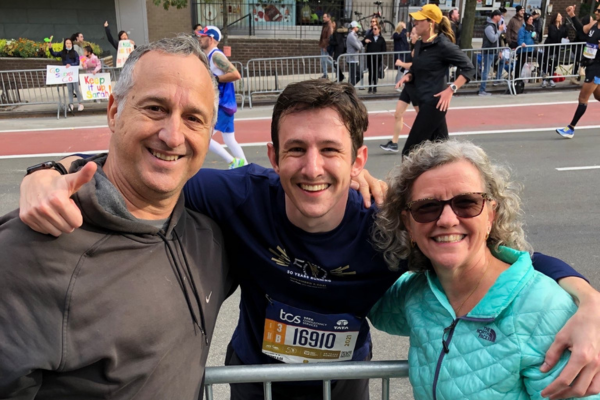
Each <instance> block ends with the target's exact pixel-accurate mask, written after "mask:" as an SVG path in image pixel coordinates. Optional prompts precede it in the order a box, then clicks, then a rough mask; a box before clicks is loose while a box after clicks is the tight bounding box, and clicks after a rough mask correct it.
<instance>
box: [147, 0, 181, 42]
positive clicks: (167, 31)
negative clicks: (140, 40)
mask: <svg viewBox="0 0 600 400" xmlns="http://www.w3.org/2000/svg"><path fill="white" fill-rule="evenodd" d="M190 3H191V0H190ZM146 15H147V16H148V39H149V40H150V41H151V42H154V41H155V40H158V39H162V38H166V37H173V36H177V34H178V33H182V32H183V33H191V32H192V22H191V21H192V15H191V7H189V6H188V7H184V8H182V9H180V10H178V9H177V8H175V7H169V10H165V9H164V8H163V6H162V5H160V6H156V5H154V2H153V1H152V0H146Z"/></svg>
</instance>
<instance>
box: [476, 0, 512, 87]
mask: <svg viewBox="0 0 600 400" xmlns="http://www.w3.org/2000/svg"><path fill="white" fill-rule="evenodd" d="M501 17H502V13H501V12H500V10H494V11H493V12H492V15H491V17H488V18H487V23H486V25H485V29H484V31H483V44H482V46H481V62H482V63H483V76H482V78H481V85H480V86H479V95H480V96H489V95H490V93H488V92H486V91H485V89H486V83H487V80H488V76H489V73H490V69H491V67H492V66H493V65H494V62H495V61H496V56H497V54H498V43H499V41H500V35H501V34H502V32H504V30H505V29H506V27H505V26H504V25H500V27H498V23H499V22H500V18H501Z"/></svg>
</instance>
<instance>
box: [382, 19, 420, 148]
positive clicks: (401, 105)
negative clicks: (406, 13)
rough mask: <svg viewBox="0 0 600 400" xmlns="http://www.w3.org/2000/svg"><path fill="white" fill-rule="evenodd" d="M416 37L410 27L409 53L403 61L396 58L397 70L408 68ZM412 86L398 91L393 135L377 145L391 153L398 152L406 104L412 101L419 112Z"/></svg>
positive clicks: (414, 31) (410, 64)
mask: <svg viewBox="0 0 600 400" xmlns="http://www.w3.org/2000/svg"><path fill="white" fill-rule="evenodd" d="M418 39H419V35H417V32H416V30H415V28H412V31H410V48H411V53H410V54H407V56H406V60H405V61H402V60H401V59H400V58H398V59H397V60H396V66H397V67H398V68H399V70H400V69H404V70H409V69H410V67H411V66H412V57H413V54H414V48H415V43H417V40H418ZM414 86H415V85H414V84H412V83H407V84H406V85H404V88H403V89H402V91H401V92H400V98H399V99H398V103H397V104H396V112H395V113H394V118H395V124H394V136H393V137H392V140H390V141H389V142H387V143H386V144H380V145H379V147H381V149H382V150H385V151H391V152H392V153H397V152H398V138H399V137H400V132H402V127H403V126H404V113H405V112H406V109H407V108H408V105H409V104H410V103H411V102H412V105H413V107H414V108H415V111H416V112H419V103H418V101H417V96H416V93H414V90H415V88H414ZM399 87H400V86H399V84H397V85H396V89H398V88H399ZM411 93H412V95H411ZM409 128H410V127H409Z"/></svg>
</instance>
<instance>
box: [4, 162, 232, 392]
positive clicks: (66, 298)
mask: <svg viewBox="0 0 600 400" xmlns="http://www.w3.org/2000/svg"><path fill="white" fill-rule="evenodd" d="M102 157H104V158H102ZM96 161H97V162H98V163H100V165H103V164H104V161H105V156H100V157H99V158H98V159H96ZM83 163H85V162H83ZM83 163H82V164H83ZM75 168H77V167H75ZM73 199H74V201H75V202H76V204H77V205H78V206H79V207H80V209H81V210H82V214H83V219H84V223H83V225H82V227H81V228H79V229H76V230H75V232H73V233H71V234H69V235H62V236H60V237H58V238H54V237H52V236H49V235H42V234H39V233H36V232H34V231H32V230H30V229H29V228H28V227H27V226H25V225H24V224H23V223H22V222H21V221H20V219H19V216H18V210H17V211H14V212H11V213H9V214H7V215H5V216H3V217H1V218H0V250H1V253H2V261H0V398H2V399H33V398H36V399H66V398H69V399H99V398H102V399H132V398H134V397H135V398H137V399H144V400H146V399H157V400H158V399H161V400H164V399H188V400H192V399H194V400H195V399H198V398H199V397H200V396H201V395H202V380H203V375H204V366H205V364H206V358H207V355H208V348H209V343H210V340H211V337H212V334H213V330H214V325H215V321H216V317H217V312H218V310H219V307H220V305H221V303H222V302H223V301H224V299H225V297H226V296H227V294H228V293H229V292H230V291H231V290H232V289H233V285H232V281H231V278H230V275H229V273H228V268H227V265H226V263H225V255H224V248H223V243H222V237H221V232H220V230H219V228H218V227H217V226H216V225H215V223H214V222H213V221H212V220H210V219H209V218H207V217H206V216H203V215H201V214H198V213H195V212H191V211H188V210H186V209H185V207H184V199H183V196H181V197H180V198H179V201H178V203H177V205H176V207H175V209H174V210H173V212H172V214H171V218H170V219H169V221H165V224H164V226H163V227H162V228H157V227H154V226H153V224H150V223H148V222H147V221H142V220H138V219H136V218H135V217H133V216H132V215H131V214H130V213H129V212H128V211H127V209H126V207H125V203H124V200H123V198H122V197H121V195H120V193H118V192H117V190H116V189H115V188H114V186H112V184H111V183H110V182H109V181H108V179H107V178H106V176H105V175H104V173H103V172H102V170H101V169H99V171H98V172H97V173H96V175H95V176H94V179H92V181H91V182H89V183H87V184H86V185H84V186H83V187H82V188H81V190H80V191H79V192H78V193H77V194H76V195H74V197H73Z"/></svg>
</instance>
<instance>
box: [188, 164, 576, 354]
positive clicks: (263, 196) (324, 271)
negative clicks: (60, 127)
mask: <svg viewBox="0 0 600 400" xmlns="http://www.w3.org/2000/svg"><path fill="white" fill-rule="evenodd" d="M184 193H185V198H186V206H187V207H188V208H190V209H192V210H195V211H198V212H201V213H203V214H206V215H208V216H210V217H211V218H212V219H214V220H215V221H216V222H217V223H218V224H219V225H220V226H221V229H222V230H223V234H224V236H225V243H226V246H227V251H228V256H229V261H230V265H231V269H232V270H233V271H235V274H236V275H237V278H238V281H239V284H240V287H241V301H240V316H239V321H238V326H237V328H236V330H235V332H234V334H233V338H232V346H233V349H234V350H235V352H236V354H237V355H238V357H239V358H240V360H241V361H242V362H243V363H245V364H270V363H276V362H278V361H277V360H275V359H274V358H271V357H269V356H267V355H265V354H263V353H262V351H261V349H262V343H263V336H264V327H265V318H266V308H267V306H268V305H269V299H268V298H267V296H268V297H269V298H270V299H273V300H274V301H277V302H281V303H284V304H286V305H288V306H291V307H296V308H298V309H302V310H308V311H311V312H315V313H319V314H341V313H347V314H352V315H354V316H355V317H357V318H358V319H359V320H360V333H359V335H358V339H357V341H356V346H355V352H354V354H353V357H352V359H353V360H355V361H358V360H364V359H366V358H367V356H368V354H369V350H370V349H369V348H370V335H369V325H368V323H367V321H366V318H365V317H366V315H367V314H368V312H369V311H370V309H371V307H372V306H373V305H374V304H375V303H376V302H377V300H379V298H380V297H381V296H382V295H383V294H384V293H385V291H386V290H387V289H388V288H389V287H390V286H391V285H392V284H393V283H394V282H395V281H396V279H398V277H399V276H400V275H401V274H402V273H403V272H405V271H406V265H405V264H404V263H403V264H402V265H400V268H399V270H398V271H390V270H389V269H388V267H387V265H386V263H385V262H384V260H383V257H382V256H381V254H380V253H379V252H377V251H376V250H375V249H374V248H373V246H372V244H371V241H370V233H371V227H372V224H373V217H374V213H375V212H376V208H375V207H371V208H370V209H366V208H365V207H364V205H363V200H362V197H361V196H360V195H359V194H358V192H356V191H354V190H350V195H349V199H348V204H347V206H346V213H345V215H344V218H343V220H342V222H341V223H340V225H339V226H338V227H337V228H336V229H334V230H333V231H331V232H327V233H308V232H305V231H303V230H301V229H299V228H298V227H296V226H294V225H293V224H292V223H291V222H290V221H289V220H288V218H287V215H286V213H285V194H284V191H283V188H282V186H281V184H280V181H279V176H278V175H277V174H276V173H275V172H274V171H273V170H271V169H266V168H263V167H261V166H258V165H256V164H250V165H249V166H246V167H242V168H237V169H235V170H231V171H223V170H214V169H202V170H200V172H199V173H198V174H196V176H194V177H193V178H192V179H191V180H190V181H189V182H188V183H187V184H186V186H185V188H184ZM534 267H535V268H536V269H537V270H539V271H541V272H542V273H545V274H546V275H548V276H550V277H551V278H553V279H560V278H562V277H566V276H578V277H581V275H579V274H578V273H577V272H576V271H575V270H573V269H572V268H571V267H569V266H568V265H567V264H565V263H564V262H562V261H561V260H558V259H555V258H552V257H548V256H544V255H541V254H539V253H536V255H535V256H534Z"/></svg>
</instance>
